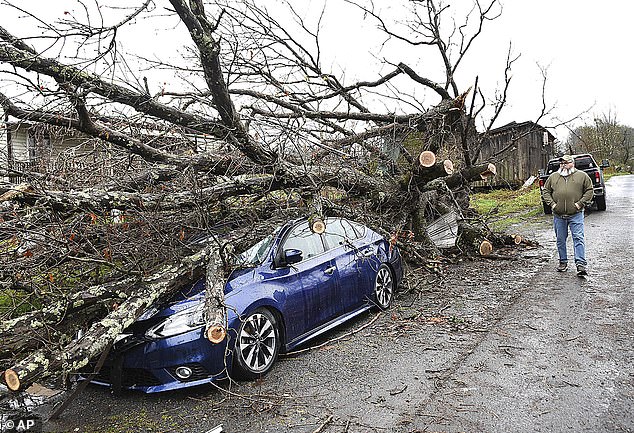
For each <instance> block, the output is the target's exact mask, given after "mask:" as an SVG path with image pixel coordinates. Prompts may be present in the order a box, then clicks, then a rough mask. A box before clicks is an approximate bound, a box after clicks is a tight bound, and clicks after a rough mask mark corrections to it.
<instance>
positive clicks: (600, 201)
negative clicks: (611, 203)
mask: <svg viewBox="0 0 634 433" xmlns="http://www.w3.org/2000/svg"><path fill="white" fill-rule="evenodd" d="M595 201H596V202H597V210H605V196H604V195H599V196H597V197H596V198H595Z"/></svg>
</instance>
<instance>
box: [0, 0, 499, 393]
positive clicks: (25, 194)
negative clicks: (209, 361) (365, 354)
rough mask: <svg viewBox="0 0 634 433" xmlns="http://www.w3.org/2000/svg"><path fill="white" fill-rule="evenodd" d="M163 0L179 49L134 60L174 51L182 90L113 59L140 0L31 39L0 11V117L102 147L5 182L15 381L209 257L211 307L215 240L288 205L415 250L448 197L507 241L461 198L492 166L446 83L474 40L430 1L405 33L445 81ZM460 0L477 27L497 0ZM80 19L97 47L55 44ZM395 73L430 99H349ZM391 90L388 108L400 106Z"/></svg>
mask: <svg viewBox="0 0 634 433" xmlns="http://www.w3.org/2000/svg"><path fill="white" fill-rule="evenodd" d="M165 3H166V4H165V5H164V8H165V10H164V11H163V10H162V12H165V13H169V14H172V15H174V16H176V17H177V18H178V20H179V26H178V27H177V28H176V29H175V30H173V31H177V30H178V31H186V32H187V34H188V35H189V37H190V47H189V51H188V54H187V55H190V54H189V53H193V58H189V60H191V61H192V62H193V63H192V65H191V67H189V68H186V67H183V66H181V65H179V66H178V67H176V65H170V64H168V63H167V62H166V61H160V62H159V61H156V60H152V61H148V62H149V63H150V64H151V65H152V66H153V67H156V68H157V70H158V68H159V67H161V68H164V67H168V66H169V67H173V68H174V70H177V71H178V73H179V74H181V75H182V77H183V79H184V80H183V81H184V83H188V84H190V88H186V89H185V90H183V89H182V88H178V91H176V90H171V89H169V86H165V85H164V86H162V87H161V88H160V90H158V91H155V92H154V93H152V92H151V88H152V87H153V86H152V84H151V83H152V77H151V76H150V77H142V78H141V77H134V78H133V79H129V77H130V75H132V74H133V73H132V72H131V71H129V70H126V71H125V74H120V75H117V74H116V72H117V71H119V69H118V68H119V67H120V66H119V65H120V64H122V61H123V60H124V59H122V58H121V56H123V54H122V52H121V51H120V50H117V49H115V47H117V39H116V37H117V31H119V30H121V29H123V28H125V27H126V26H133V25H135V24H134V22H135V21H134V20H135V19H136V18H137V17H138V16H140V15H143V14H150V12H153V10H152V8H155V7H158V6H156V5H155V4H154V3H153V2H150V1H146V2H144V3H143V4H140V5H139V6H138V7H137V8H135V9H133V10H131V11H130V12H129V13H128V14H127V15H126V16H125V17H122V18H121V19H120V20H119V21H118V22H117V24H115V25H112V26H104V27H99V28H95V27H91V26H90V25H89V24H88V23H80V22H78V21H70V20H69V21H63V22H60V23H56V26H54V25H53V23H50V25H49V30H51V32H52V33H54V35H55V38H59V41H58V42H59V44H58V43H57V42H56V43H53V45H52V48H51V46H49V47H48V48H47V49H46V50H43V49H42V48H41V47H36V46H33V45H31V44H29V43H27V42H26V41H27V39H26V37H27V36H28V35H16V34H13V33H11V32H9V31H8V30H7V29H4V28H0V62H2V63H3V64H5V65H8V66H9V67H10V68H11V71H12V72H11V76H12V77H15V76H17V77H18V78H17V79H16V80H17V81H16V84H20V86H21V88H23V89H27V90H28V92H26V93H25V92H22V93H20V92H18V93H17V94H9V93H0V105H1V106H2V108H3V109H4V111H5V113H6V115H7V119H9V116H10V117H11V118H12V119H18V122H17V124H18V125H22V126H24V125H26V126H28V127H30V125H39V127H46V128H49V130H50V131H57V134H62V135H63V133H62V132H59V131H62V130H64V131H73V133H75V134H77V136H78V137H81V140H79V143H80V144H77V149H79V150H78V152H79V153H81V152H84V153H83V155H84V156H85V155H86V152H85V149H86V146H87V144H86V143H89V146H91V147H90V148H91V152H96V153H98V154H99V155H101V156H103V153H104V152H106V151H107V152H108V155H109V159H108V161H117V163H116V164H114V166H115V167H116V170H112V171H111V172H110V173H109V174H108V173H105V174H103V173H104V171H103V170H101V169H102V168H103V167H98V166H95V167H93V168H91V167H89V166H88V167H87V166H86V165H83V166H82V167H83V170H84V173H86V174H85V175H84V176H82V177H79V176H76V175H75V176H71V175H69V173H67V172H66V171H65V170H66V168H64V169H63V170H62V169H60V168H59V167H56V166H54V165H50V164H49V166H47V169H46V170H43V171H40V172H35V171H33V172H21V173H19V175H20V177H21V178H22V179H26V180H27V181H26V182H23V183H20V184H9V183H3V184H0V263H1V271H0V285H1V290H2V294H3V299H10V300H11V302H12V303H13V304H12V305H10V308H6V306H5V307H3V308H4V310H3V311H2V312H1V313H0V314H2V315H3V317H2V322H1V325H0V336H1V343H0V371H4V373H3V376H2V377H3V379H4V381H5V383H6V384H7V386H8V388H9V389H10V390H12V391H21V390H24V389H25V388H26V387H28V386H29V385H30V384H32V383H33V382H35V381H40V380H43V379H45V378H47V377H67V376H68V375H69V374H72V373H74V372H77V371H78V370H79V369H81V368H82V367H83V366H85V365H87V364H88V363H89V362H90V361H91V360H93V359H95V358H96V357H98V356H99V354H100V353H102V352H103V351H104V350H106V349H107V348H108V346H109V345H110V344H111V343H112V342H113V341H114V339H115V338H116V337H117V335H119V334H120V333H121V332H122V331H123V329H125V328H126V327H127V326H129V325H130V324H131V323H133V322H134V320H136V318H138V317H139V316H140V315H141V314H142V313H143V312H144V311H145V310H147V309H148V308H149V307H150V306H152V305H153V304H155V303H158V302H161V301H162V300H165V299H167V298H169V297H170V296H172V295H173V293H174V292H175V291H176V290H178V289H179V288H180V287H182V286H183V284H186V283H187V282H191V281H194V280H196V279H198V278H201V277H203V276H205V275H207V281H208V284H207V291H208V294H207V304H208V305H207V309H208V314H207V316H206V317H207V322H208V323H207V327H208V329H209V328H212V327H213V326H215V325H217V324H218V322H219V321H222V317H223V314H224V313H223V311H222V302H219V300H220V301H221V298H222V287H223V285H224V284H223V278H226V276H227V274H228V272H230V268H229V266H228V265H227V261H226V260H225V259H226V254H225V253H226V252H227V251H240V250H241V249H244V248H246V247H248V246H250V245H251V244H252V243H253V242H255V241H257V240H259V239H260V238H262V237H263V236H264V235H266V234H267V233H270V232H271V231H272V230H273V229H274V228H275V227H276V226H278V225H279V224H281V223H282V222H284V221H287V220H288V219H291V218H296V217H301V216H304V217H308V216H313V215H318V216H321V217H325V216H328V215H339V216H346V217H349V218H351V219H354V220H357V221H359V222H363V223H366V224H368V225H369V226H370V227H372V228H374V229H375V230H377V231H379V232H381V233H383V234H385V235H386V236H390V237H392V238H393V240H394V241H395V242H399V243H400V244H401V246H402V250H403V251H404V254H405V255H406V256H407V258H408V259H410V260H416V261H421V260H425V258H426V257H428V256H429V255H430V254H436V253H438V250H437V248H436V247H435V246H434V243H433V242H432V241H431V240H430V238H429V236H428V234H427V231H426V227H427V225H428V224H429V223H430V222H431V221H433V220H436V219H437V218H439V217H442V216H443V215H447V214H450V213H454V214H455V215H458V216H459V218H458V219H459V220H460V233H461V236H460V238H459V239H460V242H459V247H460V248H461V250H462V251H463V252H469V251H475V250H477V249H478V248H480V247H481V245H482V242H483V241H484V240H485V239H488V240H494V241H496V242H505V241H506V239H504V238H503V237H496V236H495V235H494V234H493V233H491V232H490V231H489V230H488V229H487V228H486V227H484V226H482V225H480V224H475V223H474V221H472V220H471V218H470V217H471V215H470V210H469V185H470V183H471V182H473V181H479V180H482V179H486V178H487V177H488V176H492V175H494V174H495V166H494V165H493V164H491V163H489V162H487V161H478V159H477V155H478V154H479V151H478V150H479V147H478V146H479V143H480V136H479V134H478V133H477V132H476V130H475V126H474V125H475V121H474V119H475V116H476V115H477V112H478V110H479V109H478V107H476V95H477V96H479V97H481V94H480V92H479V90H478V89H477V87H476V88H474V89H472V90H471V91H464V92H461V91H459V88H458V85H457V84H456V83H455V81H454V78H453V77H454V73H455V70H456V68H457V66H458V63H460V60H461V59H462V57H463V56H464V54H465V53H466V50H467V48H468V46H469V45H470V40H469V39H468V38H467V39H465V37H466V36H465V34H464V33H463V32H462V31H461V32H460V34H461V35H462V38H463V39H462V45H461V48H460V50H459V57H458V58H456V59H454V60H453V63H452V61H451V57H450V51H449V48H448V47H449V46H450V45H451V44H447V43H445V42H447V41H445V42H443V43H440V42H438V41H439V39H438V38H439V37H440V23H441V18H442V16H443V15H442V14H443V13H444V11H445V9H436V7H435V5H434V2H432V1H428V2H422V3H420V2H417V3H416V4H415V5H414V6H413V7H417V8H423V10H424V11H425V13H424V14H417V15H416V16H419V17H425V16H426V17H428V20H427V21H422V22H421V23H419V24H420V26H421V27H420V28H421V33H420V34H419V37H421V38H423V39H425V38H427V39H426V40H427V42H428V43H427V45H430V46H432V47H436V48H437V49H438V52H439V53H440V54H441V56H442V57H443V58H444V59H445V60H446V61H445V62H444V64H445V65H446V70H445V71H444V76H445V78H446V80H445V82H443V83H442V84H439V83H436V82H434V81H432V80H430V79H428V78H424V77H422V76H420V75H419V74H417V73H416V72H415V71H414V70H413V69H412V68H410V67H409V66H408V65H407V64H405V63H404V62H398V63H397V64H396V66H394V67H393V69H392V70H391V71H390V72H388V73H387V74H384V75H382V76H379V77H375V79H374V80H373V81H359V82H355V83H351V84H345V83H344V82H342V81H340V80H339V79H338V78H336V77H335V76H334V75H332V74H330V73H327V72H325V71H323V70H322V69H321V65H320V62H319V57H318V56H317V57H315V56H313V55H312V54H311V50H310V49H308V48H306V47H305V46H304V45H302V44H301V43H300V42H299V41H300V39H295V38H293V37H291V36H290V34H289V33H288V31H287V29H286V28H284V27H283V26H282V25H281V24H279V23H278V21H276V20H275V19H273V17H271V16H270V15H269V14H268V13H267V11H266V10H265V9H262V8H259V7H258V6H257V4H256V3H255V2H253V3H252V2H245V3H244V4H242V5H240V6H236V5H235V4H234V2H226V3H224V4H221V3H222V2H216V3H213V4H212V3H205V5H203V2H202V1H201V0H190V1H189V2H185V1H184V0H169V1H167V0H165ZM475 4H476V6H477V7H476V8H474V9H473V10H472V12H474V13H475V15H476V18H477V20H479V23H480V27H481V25H482V24H483V23H484V22H486V21H487V20H489V19H491V18H492V13H491V10H492V8H493V6H494V5H495V4H496V2H495V1H494V2H492V3H491V5H489V6H488V8H485V7H482V6H481V5H480V4H479V3H477V2H476V3H475ZM358 6H359V7H361V8H363V7H362V6H361V5H358ZM3 7H5V6H3ZM161 8H163V6H161ZM20 10H22V9H20ZM290 10H291V12H292V13H295V11H294V10H293V9H292V8H291V9H290ZM365 12H366V13H370V15H371V16H374V17H376V18H377V19H378V18H379V16H378V15H376V14H375V13H374V12H373V11H372V10H370V9H365ZM421 19H422V18H421ZM383 24H384V23H383ZM430 26H431V27H430ZM425 29H427V30H429V29H431V30H432V31H431V34H429V35H428V33H427V30H425ZM461 29H462V30H464V27H461ZM302 30H303V31H304V32H305V33H304V34H305V35H312V36H315V34H313V33H311V32H309V31H308V29H307V28H305V27H302ZM384 30H385V31H386V32H387V31H388V29H387V28H384ZM423 30H425V31H423ZM451 34H452V35H456V33H455V32H453V33H451ZM477 34H479V30H477V32H474V36H473V37H472V38H473V39H475V37H476V36H477ZM50 37H51V36H50V35H49V38H50ZM77 39H79V43H78V46H79V48H77V49H78V50H80V49H81V50H83V51H82V52H83V53H84V54H85V52H86V50H90V49H92V48H91V47H93V46H95V45H98V47H99V48H98V49H97V51H96V52H95V51H93V53H92V57H90V58H91V61H90V63H88V64H86V63H85V62H83V61H79V60H77V59H71V58H69V57H66V54H65V51H64V48H65V47H66V46H67V45H66V44H70V43H71V42H72V41H75V42H77V41H76V40H77ZM49 40H50V39H49ZM315 40H316V41H318V38H316V37H315ZM36 41H37V40H36ZM62 42H63V43H62ZM468 42H469V43H468ZM410 43H412V44H417V41H414V40H412V41H410ZM91 44H94V45H91ZM318 48H319V45H317V52H319V49H318ZM55 50H58V51H57V55H54V56H52V55H51V53H53V52H56V51H55ZM82 58H85V57H82ZM137 73H138V72H137ZM124 76H125V77H127V78H128V79H127V80H124V79H123V77H124ZM33 77H36V79H35V81H34V78H33ZM397 77H399V78H401V79H403V78H407V80H409V82H410V83H414V84H415V85H417V86H421V87H423V88H426V89H427V90H428V91H430V92H431V94H433V95H435V98H436V102H435V103H434V104H432V105H430V106H428V107H421V108H420V109H418V110H414V112H413V113H406V112H403V113H402V114H395V113H393V112H386V113H381V112H376V111H373V110H372V109H371V107H369V106H366V105H365V104H364V102H363V101H364V99H366V100H368V101H370V100H371V99H373V98H375V97H377V96H376V95H377V93H376V91H377V90H376V89H379V88H381V87H382V86H383V87H385V86H395V85H392V84H391V83H392V82H395V80H396V78H397ZM507 84H508V83H507ZM183 85H184V84H183ZM27 95H31V97H32V99H31V100H30V101H28V100H25V98H26V96H27ZM402 98H403V99H402V100H401V103H402V104H401V109H402V108H403V107H412V106H413V105H412V104H410V103H409V102H407V100H406V97H405V96H402ZM481 99H484V98H481ZM469 101H470V102H469ZM104 107H105V108H104ZM498 108H501V106H500V107H498ZM20 122H22V123H20ZM7 125H9V123H7ZM7 128H9V126H7ZM82 146H83V147H82ZM81 149H84V150H83V151H82V150H81ZM100 149H101V150H100ZM80 151H81V152H80ZM84 160H86V158H84ZM103 160H104V159H103V158H97V159H96V161H97V162H98V164H102V162H103ZM64 167H67V165H65V166H64ZM3 168H4V169H5V171H6V173H7V174H8V176H9V178H11V176H12V175H16V172H15V170H14V169H12V168H11V167H10V165H7V166H6V167H3ZM98 170H101V171H100V173H102V175H100V176H93V175H90V174H91V173H93V174H94V173H97V171H98ZM106 172H107V170H106ZM403 233H411V236H410V235H407V236H403V235H402V234H403ZM218 281H219V282H220V283H218ZM79 331H82V333H81V335H82V337H81V338H79V339H76V338H74V336H76V335H78V333H79Z"/></svg>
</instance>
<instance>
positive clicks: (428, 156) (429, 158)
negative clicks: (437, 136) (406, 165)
mask: <svg viewBox="0 0 634 433" xmlns="http://www.w3.org/2000/svg"><path fill="white" fill-rule="evenodd" d="M418 161H419V162H420V165H422V166H423V167H433V165H434V164H436V154H435V153H434V152H432V151H431V150H424V151H422V152H421V154H420V156H419V157H418Z"/></svg>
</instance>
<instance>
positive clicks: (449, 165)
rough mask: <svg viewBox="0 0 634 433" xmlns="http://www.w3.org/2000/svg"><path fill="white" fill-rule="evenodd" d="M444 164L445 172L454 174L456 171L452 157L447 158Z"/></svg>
mask: <svg viewBox="0 0 634 433" xmlns="http://www.w3.org/2000/svg"><path fill="white" fill-rule="evenodd" d="M442 165H443V166H444V167H445V173H447V174H448V175H451V174H453V171H454V168H453V162H452V161H451V160H450V159H445V160H444V161H443V162H442Z"/></svg>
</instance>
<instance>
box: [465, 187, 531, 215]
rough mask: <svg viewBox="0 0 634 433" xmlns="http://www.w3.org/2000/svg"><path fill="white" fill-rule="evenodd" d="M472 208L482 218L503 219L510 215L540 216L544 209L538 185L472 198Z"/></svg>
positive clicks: (479, 194)
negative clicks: (493, 217)
mask: <svg viewBox="0 0 634 433" xmlns="http://www.w3.org/2000/svg"><path fill="white" fill-rule="evenodd" d="M471 206H472V207H473V208H474V209H475V210H476V211H477V212H478V213H479V214H480V215H482V216H485V217H491V216H495V217H503V216H506V215H509V214H522V215H527V214H529V213H531V214H532V215H537V214H539V212H540V210H541V208H542V201H541V195H540V191H539V187H538V186H537V185H534V186H532V187H531V188H528V189H523V190H509V189H499V190H493V191H490V192H486V193H477V194H474V195H472V196H471Z"/></svg>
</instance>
